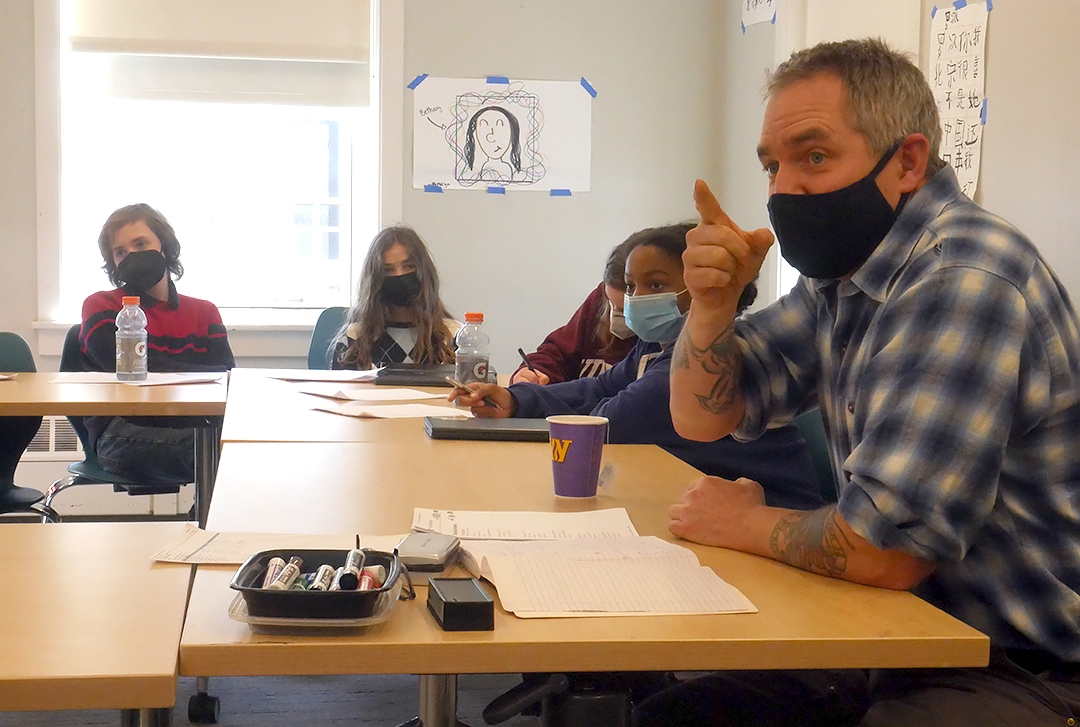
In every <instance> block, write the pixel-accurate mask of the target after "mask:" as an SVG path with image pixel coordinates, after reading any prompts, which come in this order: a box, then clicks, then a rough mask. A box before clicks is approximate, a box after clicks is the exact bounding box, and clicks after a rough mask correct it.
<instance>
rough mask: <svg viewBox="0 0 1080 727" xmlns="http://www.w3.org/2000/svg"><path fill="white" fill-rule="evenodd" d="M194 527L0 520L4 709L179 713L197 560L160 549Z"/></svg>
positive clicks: (154, 716) (133, 718) (150, 718)
mask: <svg viewBox="0 0 1080 727" xmlns="http://www.w3.org/2000/svg"><path fill="white" fill-rule="evenodd" d="M182 529H183V523H160V522H159V523H62V524H57V525H41V524H37V523H6V524H4V525H3V526H0V553H2V554H3V557H0V581H2V582H3V583H4V584H5V589H6V591H7V594H6V595H5V597H4V598H3V599H0V654H3V657H2V658H0V711H16V710H60V709H121V710H123V712H124V716H123V718H122V723H123V724H137V723H138V722H137V720H139V719H142V720H143V721H144V722H145V723H150V724H156V723H160V724H167V723H168V722H167V719H168V713H169V712H170V711H171V707H172V705H173V703H174V702H175V701H176V677H177V659H176V654H177V649H178V646H179V642H180V632H181V629H182V628H183V623H184V607H185V603H186V599H187V591H188V586H189V584H190V580H191V567H190V566H186V565H166V564H161V563H154V562H153V561H152V560H151V559H150V556H151V555H152V554H153V553H154V552H156V551H157V550H158V549H159V548H161V547H162V546H163V545H165V544H166V543H167V542H168V541H170V540H172V539H174V538H176V537H178V534H179V533H180V532H181V530H182ZM161 720H165V721H161Z"/></svg>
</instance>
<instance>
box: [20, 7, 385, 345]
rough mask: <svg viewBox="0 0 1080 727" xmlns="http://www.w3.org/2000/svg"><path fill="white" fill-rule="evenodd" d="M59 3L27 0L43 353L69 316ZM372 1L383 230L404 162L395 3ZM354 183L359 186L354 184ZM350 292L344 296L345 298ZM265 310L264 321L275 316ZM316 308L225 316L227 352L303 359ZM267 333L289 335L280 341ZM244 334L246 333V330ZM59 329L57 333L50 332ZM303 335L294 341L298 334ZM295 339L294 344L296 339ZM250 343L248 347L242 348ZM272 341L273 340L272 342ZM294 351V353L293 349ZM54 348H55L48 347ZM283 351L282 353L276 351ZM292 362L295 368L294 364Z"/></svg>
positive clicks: (360, 251)
mask: <svg viewBox="0 0 1080 727" xmlns="http://www.w3.org/2000/svg"><path fill="white" fill-rule="evenodd" d="M60 2H61V0H34V46H35V47H34V55H35V70H34V75H35V78H34V83H35V109H34V110H35V159H36V164H35V166H36V180H35V186H36V190H35V191H36V212H37V231H36V232H37V239H36V254H37V321H36V322H35V324H34V327H35V328H36V329H39V330H40V331H42V335H41V338H40V339H39V348H40V349H41V350H42V353H44V354H45V355H54V354H58V353H59V349H60V345H58V344H62V338H63V331H66V329H67V327H69V326H70V325H71V324H72V323H76V322H77V321H70V320H59V319H58V317H57V315H56V311H57V310H58V308H59V302H60V275H59V273H60V258H61V243H60V161H61V152H60V49H61V43H62V42H63V37H62V34H61V28H60ZM371 2H372V50H371V57H370V61H371V62H370V65H369V68H370V69H371V74H372V76H371V79H370V82H371V84H372V106H373V107H374V109H375V112H376V114H377V118H378V120H379V140H378V164H379V172H378V175H377V179H378V183H377V186H378V189H377V190H376V192H377V194H378V200H377V203H376V210H377V218H378V220H377V224H378V226H379V227H383V226H385V225H387V224H392V223H393V222H396V221H398V220H400V219H401V216H402V200H403V191H402V187H401V185H402V182H403V162H404V159H403V157H404V142H403V136H404V133H403V125H402V123H401V118H402V112H403V108H404V106H403V105H404V89H403V81H402V78H403V75H404V70H403V69H404V48H403V44H404V35H405V33H404V24H405V14H404V8H403V7H402V6H401V3H398V2H393V1H392V0H389V1H383V0H371ZM357 186H359V185H357ZM369 242H370V240H364V239H355V236H354V239H353V240H352V255H353V266H352V267H353V270H352V274H351V276H350V277H351V280H350V289H355V284H356V276H357V274H358V271H359V268H360V261H361V260H362V259H363V256H364V254H365V252H366V250H367V246H368V244H369ZM350 297H351V296H350ZM262 310H264V311H267V313H266V315H265V316H264V317H265V318H270V316H275V317H276V315H275V313H270V312H269V311H270V309H262ZM318 312H319V311H317V310H304V311H302V312H300V314H298V315H295V316H283V317H282V318H283V319H285V318H287V320H282V321H281V322H271V323H246V322H243V321H242V320H241V319H240V318H238V320H237V322H235V323H230V322H229V321H226V325H227V327H228V329H229V333H230V338H231V340H232V344H233V348H234V351H236V352H237V354H238V355H241V356H257V357H268V358H274V359H281V358H282V357H286V358H287V359H290V360H291V359H293V358H301V357H303V356H306V344H307V337H308V336H309V335H310V331H311V328H312V327H313V325H314V322H315V318H316V317H317V315H318ZM268 331H276V332H289V331H292V332H294V333H296V334H297V335H296V336H295V338H296V340H293V337H289V338H287V339H280V338H277V337H275V336H274V335H269V336H267V335H266V333H267V332H268ZM249 333H250V334H251V335H250V336H249V335H247V334H249ZM57 334H59V335H57ZM301 338H302V339H303V340H302V342H301V340H300V339H301ZM301 343H302V344H303V345H302V346H301V345H300V344H301ZM248 344H250V345H248ZM276 344H279V345H276ZM301 348H302V350H300V349H301ZM53 349H55V350H53ZM283 349H287V350H283ZM297 365H301V366H302V365H303V364H302V363H299V362H297Z"/></svg>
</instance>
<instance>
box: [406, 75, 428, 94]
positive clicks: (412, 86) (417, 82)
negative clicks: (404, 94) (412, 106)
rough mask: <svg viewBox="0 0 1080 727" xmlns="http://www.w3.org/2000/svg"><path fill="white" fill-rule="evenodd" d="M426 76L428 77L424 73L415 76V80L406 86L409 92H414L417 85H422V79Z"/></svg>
mask: <svg viewBox="0 0 1080 727" xmlns="http://www.w3.org/2000/svg"><path fill="white" fill-rule="evenodd" d="M427 76H428V74H426V73H421V74H420V75H419V76H417V77H416V78H414V79H413V80H412V83H410V84H409V86H408V88H409V90H410V91H415V90H416V87H417V86H419V85H420V84H421V83H423V82H424V79H425V78H427Z"/></svg>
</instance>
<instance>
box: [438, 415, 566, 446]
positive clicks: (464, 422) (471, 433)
mask: <svg viewBox="0 0 1080 727" xmlns="http://www.w3.org/2000/svg"><path fill="white" fill-rule="evenodd" d="M424 429H425V430H426V431H427V433H428V436H429V437H431V438H432V439H485V440H497V441H504V442H546V441H548V423H547V419H514V418H510V419H480V418H475V419H440V418H438V417H424Z"/></svg>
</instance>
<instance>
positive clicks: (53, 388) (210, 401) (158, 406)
mask: <svg viewBox="0 0 1080 727" xmlns="http://www.w3.org/2000/svg"><path fill="white" fill-rule="evenodd" d="M80 375H81V374H76V373H48V372H38V373H20V374H19V375H18V376H16V377H15V378H14V379H10V380H5V381H0V413H3V414H4V415H7V416H54V415H56V416H194V417H210V419H207V420H206V423H205V424H202V425H200V426H198V427H196V428H195V493H196V497H195V502H196V505H197V507H198V512H199V522H200V523H203V524H205V523H206V513H207V509H208V508H209V505H210V498H211V495H212V494H213V488H214V473H215V471H216V469H217V459H218V451H219V446H220V426H219V424H218V423H217V421H216V419H214V418H215V417H220V416H222V415H223V414H224V413H225V396H226V393H227V390H228V387H227V386H226V385H225V384H224V383H220V384H176V385H167V386H130V385H127V384H122V383H120V382H116V383H101V384H98V383H94V384H79V383H70V382H66V381H65V379H74V378H76V377H78V376H80Z"/></svg>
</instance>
